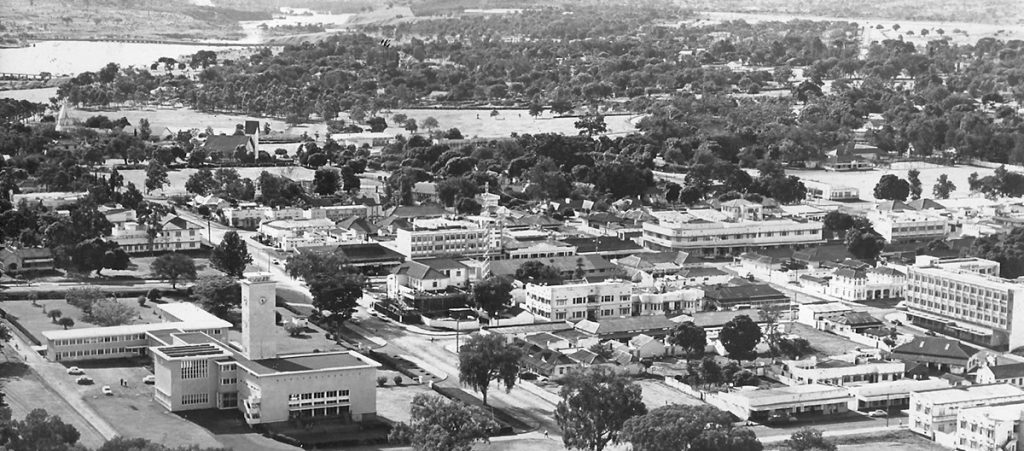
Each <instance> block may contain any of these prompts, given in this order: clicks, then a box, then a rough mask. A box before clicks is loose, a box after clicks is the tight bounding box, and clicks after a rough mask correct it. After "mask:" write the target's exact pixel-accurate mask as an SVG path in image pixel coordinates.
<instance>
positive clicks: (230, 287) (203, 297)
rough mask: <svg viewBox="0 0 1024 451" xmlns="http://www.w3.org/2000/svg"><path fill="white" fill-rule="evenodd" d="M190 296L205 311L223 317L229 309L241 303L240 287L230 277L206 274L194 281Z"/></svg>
mask: <svg viewBox="0 0 1024 451" xmlns="http://www.w3.org/2000/svg"><path fill="white" fill-rule="evenodd" d="M192 297H193V298H195V300H196V301H197V302H198V303H199V304H200V305H202V306H203V308H205V309H206V311H208V312H210V313H213V314H214V315H217V316H220V317H223V316H224V315H226V314H227V313H228V312H229V311H231V309H233V308H236V307H238V306H241V305H242V287H241V285H239V284H238V281H237V280H235V279H233V278H231V277H226V276H207V277H202V278H200V279H199V280H198V281H196V284H195V285H194V286H193V287H192Z"/></svg>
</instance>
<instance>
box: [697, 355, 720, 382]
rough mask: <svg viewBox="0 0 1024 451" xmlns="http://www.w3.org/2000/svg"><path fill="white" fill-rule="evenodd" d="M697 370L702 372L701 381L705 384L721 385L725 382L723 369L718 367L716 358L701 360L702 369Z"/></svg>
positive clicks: (710, 357)
mask: <svg viewBox="0 0 1024 451" xmlns="http://www.w3.org/2000/svg"><path fill="white" fill-rule="evenodd" d="M697 370H698V371H699V372H700V379H701V380H702V381H704V383H705V384H709V385H720V384H721V383H722V382H724V381H725V380H724V379H723V377H722V367H721V366H719V365H718V361H716V360H715V357H714V356H710V355H709V356H706V357H704V358H703V359H701V361H700V367H698V369H697Z"/></svg>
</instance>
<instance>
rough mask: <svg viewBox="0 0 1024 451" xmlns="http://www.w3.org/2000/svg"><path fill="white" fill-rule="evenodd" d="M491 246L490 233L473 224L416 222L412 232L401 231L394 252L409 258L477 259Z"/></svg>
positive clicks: (456, 221) (461, 222) (434, 220)
mask: <svg viewBox="0 0 1024 451" xmlns="http://www.w3.org/2000/svg"><path fill="white" fill-rule="evenodd" d="M491 245H492V242H491V230H490V229H487V228H483V227H480V226H478V225H477V224H475V223H473V222H470V221H463V220H449V219H440V218H439V219H422V220H414V222H413V227H412V228H410V229H406V228H399V229H398V230H397V233H396V234H395V241H394V248H395V250H396V251H398V252H399V253H401V254H402V255H405V256H406V257H408V258H411V259H415V258H424V257H456V256H477V255H484V254H485V253H487V251H488V249H490V247H491Z"/></svg>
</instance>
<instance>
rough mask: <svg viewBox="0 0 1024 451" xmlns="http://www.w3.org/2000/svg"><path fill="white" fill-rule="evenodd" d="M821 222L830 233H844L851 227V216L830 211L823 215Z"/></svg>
mask: <svg viewBox="0 0 1024 451" xmlns="http://www.w3.org/2000/svg"><path fill="white" fill-rule="evenodd" d="M822 222H823V224H824V226H825V228H826V229H828V230H830V231H832V232H845V231H846V230H847V229H849V228H850V227H853V216H850V215H849V214H846V213H843V212H841V211H839V210H832V211H830V212H828V214H826V215H825V218H824V219H823V221H822Z"/></svg>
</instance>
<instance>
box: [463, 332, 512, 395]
mask: <svg viewBox="0 0 1024 451" xmlns="http://www.w3.org/2000/svg"><path fill="white" fill-rule="evenodd" d="M458 351H459V382H460V383H461V384H462V385H466V386H469V387H470V388H472V389H474V390H476V391H478V392H480V394H481V395H482V396H483V398H484V405H487V390H488V388H489V387H490V385H491V381H499V382H500V383H502V384H504V385H505V391H506V392H507V391H510V390H512V387H513V386H514V385H515V383H516V380H517V379H519V370H520V368H521V364H520V359H522V357H523V353H522V351H521V350H520V349H519V348H517V347H514V346H509V345H508V344H507V343H505V339H504V338H502V337H501V336H499V335H497V334H491V335H473V336H471V337H470V339H469V340H466V344H465V345H463V346H462V347H461V348H460V349H459V350H458Z"/></svg>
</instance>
